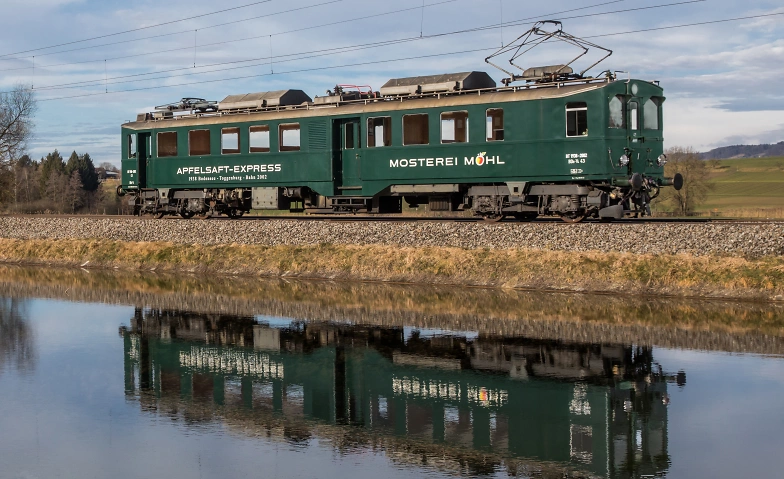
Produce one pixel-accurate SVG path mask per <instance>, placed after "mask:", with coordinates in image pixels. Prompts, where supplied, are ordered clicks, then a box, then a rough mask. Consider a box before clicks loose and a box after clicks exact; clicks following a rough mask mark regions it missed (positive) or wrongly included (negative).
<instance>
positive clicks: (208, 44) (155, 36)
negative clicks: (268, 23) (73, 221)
mask: <svg viewBox="0 0 784 479" xmlns="http://www.w3.org/2000/svg"><path fill="white" fill-rule="evenodd" d="M338 1H344V0H332V1H329V2H322V3H317V4H313V5H309V6H307V7H299V8H293V9H290V10H282V11H280V12H275V13H270V14H268V15H262V16H259V17H254V19H258V18H264V17H271V16H275V15H281V14H284V13H292V12H295V11H299V10H304V9H305V8H314V7H320V6H324V5H328V4H330V3H335V2H338ZM456 1H458V0H442V1H439V2H436V3H429V4H426V5H425V8H430V7H436V6H439V5H444V4H447V3H454V2H456ZM619 1H624V0H615V1H614V2H609V3H615V2H619ZM420 8H421V7H419V6H417V7H410V8H402V9H398V10H392V11H388V12H381V13H374V14H372V15H363V16H361V17H355V18H350V19H343V20H338V21H335V22H330V23H320V24H318V25H313V26H310V27H302V28H296V29H294V30H287V31H283V32H277V33H271V34H268V33H265V34H263V35H255V36H252V37H244V38H238V39H234V40H223V41H219V42H212V43H204V44H202V45H201V47H212V46H217V45H226V44H229V43H236V42H244V41H249V40H258V39H260V38H267V37H269V36H280V35H288V34H291V33H299V32H303V31H306V30H315V29H317V28H324V27H330V26H334V25H341V24H345V23H350V22H355V21H360V20H371V19H374V18H378V17H383V16H387V15H393V14H398V13H404V12H409V11H412V10H419V9H420ZM247 20H249V19H242V20H237V22H244V21H247ZM229 23H236V22H229ZM215 26H217V25H211V26H208V27H201V28H200V30H206V29H208V28H214V27H215ZM190 32H191V30H183V31H180V32H174V33H164V34H161V35H153V36H149V37H142V38H139V39H136V40H128V41H122V42H113V43H104V44H101V45H91V46H89V47H82V48H75V49H73V50H63V51H60V52H53V53H45V54H44V55H55V54H58V53H69V52H74V51H80V50H86V49H90V48H98V47H102V46H114V45H121V44H126V43H129V42H130V41H137V40H146V39H151V38H160V37H165V36H171V35H179V34H181V33H190ZM190 48H191V47H190V46H186V47H178V48H170V49H167V50H155V51H151V52H143V53H136V54H133V55H123V56H119V57H113V58H101V59H97V60H83V61H78V62H65V63H55V64H50V65H43V67H45V68H54V67H61V66H71V65H83V64H85V63H97V62H102V61H104V60H109V61H112V60H125V59H128V58H138V57H143V56H148V55H159V54H161V53H171V52H177V51H182V50H190ZM39 56H41V55H39ZM24 58H30V57H23V58H20V59H24ZM0 60H2V58H0ZM38 67H39V68H41V65H40V64H39V65H38ZM28 69H30V67H17V68H5V69H0V72H11V71H18V70H28Z"/></svg>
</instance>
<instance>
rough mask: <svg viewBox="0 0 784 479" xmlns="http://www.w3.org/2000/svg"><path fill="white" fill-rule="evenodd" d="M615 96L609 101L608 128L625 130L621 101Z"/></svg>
mask: <svg viewBox="0 0 784 479" xmlns="http://www.w3.org/2000/svg"><path fill="white" fill-rule="evenodd" d="M619 97H620V95H616V96H614V97H612V98H611V99H610V124H609V125H608V126H609V127H610V128H626V118H625V115H624V113H625V112H624V111H623V100H621V98H619Z"/></svg>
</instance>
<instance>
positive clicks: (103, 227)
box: [0, 217, 784, 301]
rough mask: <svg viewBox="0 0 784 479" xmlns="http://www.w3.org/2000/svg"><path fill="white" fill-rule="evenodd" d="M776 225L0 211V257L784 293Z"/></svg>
mask: <svg viewBox="0 0 784 479" xmlns="http://www.w3.org/2000/svg"><path fill="white" fill-rule="evenodd" d="M783 254H784V225H782V224H759V223H753V224H723V223H720V224H711V223H708V224H685V225H679V224H581V225H573V226H568V225H560V224H550V223H533V224H520V223H509V224H495V225H486V224H471V223H441V222H425V223H421V222H419V223H402V224H400V223H357V222H297V221H278V220H276V221H263V220H258V221H253V220H247V221H224V220H211V221H198V220H190V221H181V220H180V221H178V220H139V219H135V218H129V219H100V218H98V219H96V218H14V217H3V218H0V261H2V262H6V263H21V264H45V265H58V266H83V267H94V268H115V269H137V270H139V269H140V270H157V271H188V272H194V273H207V274H238V275H255V276H296V277H303V278H328V279H344V280H360V281H384V282H407V283H435V284H455V285H466V286H489V287H505V288H521V289H541V290H558V291H591V292H615V293H619V292H620V293H633V294H652V295H671V296H695V297H696V296H699V297H722V298H744V299H755V300H768V301H770V300H784V256H783Z"/></svg>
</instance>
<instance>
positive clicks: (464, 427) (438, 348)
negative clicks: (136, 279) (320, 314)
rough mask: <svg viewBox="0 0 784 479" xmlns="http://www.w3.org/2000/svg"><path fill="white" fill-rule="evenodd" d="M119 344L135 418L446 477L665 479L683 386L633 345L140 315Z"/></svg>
mask: <svg viewBox="0 0 784 479" xmlns="http://www.w3.org/2000/svg"><path fill="white" fill-rule="evenodd" d="M120 332H121V335H122V338H123V349H124V355H123V356H124V359H123V363H124V374H123V375H124V383H125V394H126V397H127V398H128V399H129V401H133V402H137V403H138V404H139V406H140V409H141V410H142V411H145V412H147V413H150V414H154V415H159V416H160V417H162V418H167V419H170V420H171V421H183V422H186V423H187V424H188V425H189V426H191V425H192V426H196V427H199V426H200V425H203V424H209V423H222V424H223V425H224V427H225V428H227V429H228V430H231V431H235V432H237V433H239V434H242V435H249V436H251V437H256V438H266V440H272V441H275V440H286V441H291V442H293V443H304V442H307V440H309V439H311V438H318V439H319V440H324V441H334V443H335V444H336V447H339V445H340V444H345V443H349V444H351V446H352V447H350V448H346V449H345V450H347V451H356V452H358V453H360V454H361V453H362V451H363V448H365V447H367V448H371V447H372V450H373V451H376V453H378V452H380V451H383V452H384V454H385V455H387V456H388V457H390V458H391V459H392V460H396V459H399V458H400V455H399V454H400V452H402V451H409V452H411V458H412V459H413V460H414V461H413V462H411V464H415V465H417V467H428V466H429V467H431V468H436V469H437V470H441V471H442V472H445V471H443V469H446V470H451V471H454V468H453V467H451V466H452V465H457V464H462V465H463V467H465V468H468V469H469V471H470V472H472V473H473V474H475V475H479V474H477V473H481V475H488V476H491V475H494V474H497V473H498V472H499V470H500V471H504V472H508V473H509V475H510V476H515V474H512V472H513V471H514V470H516V469H518V468H519V469H528V470H531V469H533V470H541V469H544V470H545V471H546V472H548V473H544V474H542V476H544V477H608V478H627V477H628V478H632V477H662V476H665V475H666V474H667V472H668V470H669V468H670V463H671V456H670V454H669V448H668V443H669V440H670V438H669V434H668V422H669V420H668V408H669V406H668V404H669V401H670V392H671V389H672V388H673V387H674V386H676V385H677V387H678V388H681V387H685V384H686V373H685V372H683V371H680V372H678V373H676V374H673V373H667V372H665V371H663V370H662V367H661V365H660V364H658V363H657V362H656V361H655V359H654V354H653V353H654V351H653V349H652V348H649V347H644V346H636V345H630V344H614V343H610V344H592V343H582V342H568V341H561V340H547V339H540V338H529V337H524V336H511V337H507V336H495V335H487V334H483V333H480V334H478V335H475V334H474V333H471V332H446V331H441V332H439V333H438V334H434V332H433V331H422V330H418V329H416V328H414V329H412V328H405V327H401V326H386V327H385V326H373V325H361V324H356V323H352V324H346V323H336V322H333V321H321V320H320V319H318V318H314V320H312V321H302V320H298V319H294V318H282V317H267V316H261V317H243V316H233V315H227V314H210V313H202V312H199V311H182V310H167V309H157V308H143V307H137V308H136V311H135V313H134V316H133V317H132V318H131V320H130V325H129V326H128V327H122V328H121V330H120ZM167 422H170V421H167ZM413 451H416V452H413ZM404 457H405V456H404Z"/></svg>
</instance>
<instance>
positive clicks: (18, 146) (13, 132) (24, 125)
mask: <svg viewBox="0 0 784 479" xmlns="http://www.w3.org/2000/svg"><path fill="white" fill-rule="evenodd" d="M36 108H37V106H36V101H35V96H34V95H33V92H32V91H31V90H28V89H26V88H25V87H23V86H21V85H17V86H16V87H14V89H13V90H12V91H10V92H7V93H0V167H8V166H9V165H10V163H11V161H12V160H13V159H15V158H17V155H18V154H19V152H22V151H24V149H25V147H26V145H27V142H28V141H29V140H30V138H31V137H32V135H33V115H34V114H35V111H36Z"/></svg>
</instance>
